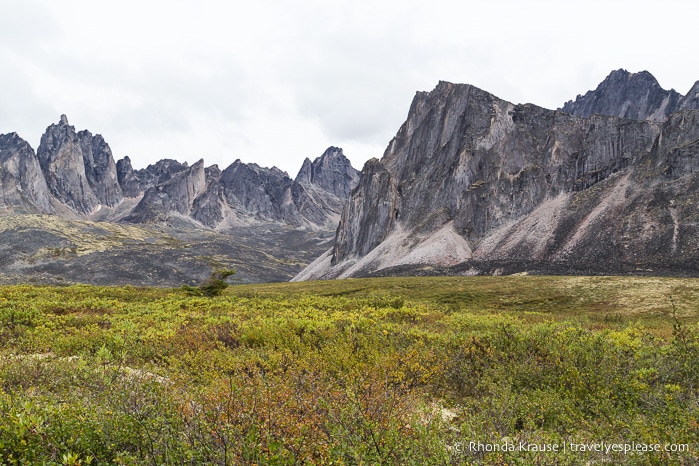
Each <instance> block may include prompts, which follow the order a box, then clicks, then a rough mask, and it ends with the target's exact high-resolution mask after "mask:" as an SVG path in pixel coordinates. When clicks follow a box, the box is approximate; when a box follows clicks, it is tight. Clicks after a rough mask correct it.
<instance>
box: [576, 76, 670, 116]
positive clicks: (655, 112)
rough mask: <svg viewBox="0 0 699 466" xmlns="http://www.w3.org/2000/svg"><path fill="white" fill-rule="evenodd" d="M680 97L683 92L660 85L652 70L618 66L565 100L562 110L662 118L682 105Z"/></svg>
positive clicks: (580, 114) (587, 113)
mask: <svg viewBox="0 0 699 466" xmlns="http://www.w3.org/2000/svg"><path fill="white" fill-rule="evenodd" d="M681 101H682V95H681V94H679V93H677V92H676V91H675V90H674V89H671V90H669V91H666V90H665V89H663V88H662V87H660V84H658V81H657V80H656V79H655V78H654V77H653V75H651V74H650V73H649V72H647V71H641V72H640V73H629V72H628V71H626V70H623V69H619V70H615V71H612V73H611V74H610V75H609V76H607V78H606V79H605V80H604V81H602V83H600V85H599V86H597V89H595V90H594V91H589V92H587V93H586V94H585V95H584V96H580V95H578V97H577V98H576V99H575V101H568V102H566V103H565V105H563V108H562V110H563V111H564V112H566V113H570V114H572V115H575V116H579V117H583V118H587V117H589V116H591V115H593V114H596V113H597V114H601V115H611V116H617V117H620V118H630V119H634V120H651V121H657V122H662V121H665V120H666V119H667V117H668V116H669V115H671V114H672V113H674V112H676V111H677V110H679V109H680V108H681Z"/></svg>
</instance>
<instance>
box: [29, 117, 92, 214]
mask: <svg viewBox="0 0 699 466" xmlns="http://www.w3.org/2000/svg"><path fill="white" fill-rule="evenodd" d="M36 155H37V158H38V160H39V164H40V165H41V169H42V171H43V173H44V177H45V178H46V183H47V184H48V187H49V189H50V191H51V194H52V195H53V196H54V197H55V198H56V199H57V200H58V201H59V202H61V203H63V204H65V205H67V206H69V207H70V208H71V209H72V210H74V211H75V212H77V213H78V214H83V215H86V214H91V213H92V212H94V211H95V210H96V208H97V206H98V205H99V203H100V201H99V199H98V197H97V196H96V195H95V193H94V192H93V190H92V188H91V187H90V183H89V181H88V179H87V175H86V173H85V159H84V158H83V153H82V146H81V144H80V139H79V138H78V135H77V134H76V133H75V128H74V127H72V126H70V125H69V124H68V119H67V118H66V116H65V115H61V120H60V122H59V123H58V124H54V125H51V126H49V127H48V128H47V129H46V132H45V133H44V135H43V136H42V137H41V142H40V144H39V148H38V149H37V154H36Z"/></svg>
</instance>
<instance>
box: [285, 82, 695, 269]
mask: <svg viewBox="0 0 699 466" xmlns="http://www.w3.org/2000/svg"><path fill="white" fill-rule="evenodd" d="M697 118H699V116H698V113H697V112H695V111H685V112H680V113H677V114H674V115H672V117H671V118H670V119H669V120H668V121H667V122H666V123H664V124H663V125H662V126H661V125H658V124H656V123H653V122H650V121H636V120H627V119H618V118H615V117H610V116H601V115H594V116H592V117H591V118H587V119H584V118H577V117H574V116H572V115H569V114H567V113H562V112H555V111H550V110H545V109H542V108H539V107H536V106H534V105H513V104H511V103H508V102H505V101H503V100H500V99H498V98H496V97H494V96H492V95H491V94H488V93H487V92H484V91H482V90H480V89H477V88H475V87H472V86H468V85H454V84H450V83H444V82H442V83H440V84H439V85H438V86H437V88H436V89H435V90H434V91H432V92H430V93H418V94H417V96H416V97H415V99H414V101H413V104H412V106H411V109H410V112H409V115H408V119H407V121H406V122H405V123H404V124H403V126H402V127H401V129H400V130H399V132H398V134H397V135H396V137H395V138H394V139H393V140H392V141H391V143H390V144H389V146H388V148H387V150H386V152H385V154H384V157H383V158H382V159H381V161H376V160H374V161H370V162H368V163H367V164H366V166H365V167H364V169H363V171H362V176H361V180H360V184H359V186H358V188H357V189H355V190H354V191H353V192H352V194H351V195H350V198H349V200H348V202H347V204H346V206H345V209H344V210H343V213H342V218H341V221H340V225H339V227H338V230H337V235H336V241H335V245H334V247H333V249H332V251H331V252H330V253H328V254H326V255H324V256H323V257H321V258H319V259H318V260H317V261H316V262H315V263H314V264H311V266H309V268H308V269H307V270H306V271H305V272H304V273H302V274H301V275H300V276H299V278H300V279H309V278H332V277H345V276H358V275H359V276H361V275H367V274H373V273H377V272H379V271H381V270H384V271H385V270H391V268H394V269H396V270H398V269H400V268H401V267H402V268H403V269H402V270H406V267H407V268H408V269H410V267H419V266H422V265H430V266H433V267H442V268H444V267H447V268H454V267H462V269H463V271H464V272H465V271H468V270H471V272H469V273H481V272H482V271H487V270H490V271H491V272H492V271H495V269H492V267H491V266H490V265H487V264H489V263H491V264H492V263H493V261H496V262H497V261H500V262H503V263H506V264H509V265H508V267H510V268H509V269H507V268H506V270H508V271H510V272H512V271H522V270H528V269H531V268H532V267H533V265H532V264H539V265H540V266H541V267H542V268H543V269H545V270H549V271H550V270H553V268H555V267H558V266H561V267H563V270H572V268H576V267H577V269H576V270H578V269H580V270H582V269H585V270H592V269H594V268H595V267H598V266H599V267H603V266H606V265H608V266H609V269H608V270H616V271H617V272H618V271H620V270H627V269H629V268H630V269H631V270H633V269H634V268H635V267H641V266H645V265H647V264H648V263H650V264H654V267H671V266H673V265H672V264H676V263H679V262H680V261H685V259H686V258H687V256H679V255H678V254H680V253H679V251H685V253H686V251H693V252H692V253H691V254H690V256H691V257H693V259H692V260H694V261H697V260H698V259H699V257H697V255H698V254H699V249H696V248H695V246H696V244H695V243H697V240H696V237H694V239H692V235H693V234H694V233H695V232H696V230H697V228H696V226H694V225H696V219H695V218H696V217H697V214H696V212H694V213H692V211H691V209H690V208H689V207H688V205H691V203H692V202H694V201H696V199H694V198H695V197H696V194H694V192H695V191H692V190H691V189H692V186H694V185H696V184H697V183H698V182H699V180H697V178H696V177H695V176H694V173H695V172H696V170H697V162H696V160H698V159H699V158H698V157H697V156H696V155H697V152H698V151H697V146H698V145H699V143H697V140H699V139H698V137H699V134H697V131H698V130H699V121H697ZM672 180H676V181H674V182H673V181H672ZM673 198H676V199H683V200H682V201H681V202H680V203H679V204H674V206H673V205H672V204H671V203H670V201H669V200H670V199H673ZM693 199H694V201H692V200H693ZM670 225H674V226H673V227H672V228H670ZM673 244H674V246H671V245H673ZM693 248H695V249H693ZM690 262H691V261H690ZM697 263H699V262H697ZM541 264H543V265H541ZM561 264H563V265H561ZM605 264H606V265H605ZM644 264H645V265H644ZM554 266H555V267H554ZM489 267H490V268H489ZM591 268H592V269H591ZM496 269H497V270H500V268H496ZM410 270H413V271H414V269H410ZM479 271H481V272H479Z"/></svg>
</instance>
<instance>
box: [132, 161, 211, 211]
mask: <svg viewBox="0 0 699 466" xmlns="http://www.w3.org/2000/svg"><path fill="white" fill-rule="evenodd" d="M205 188H206V175H205V171H204V161H203V160H199V161H198V162H197V163H195V164H193V165H192V166H191V167H189V168H187V169H185V170H182V171H179V172H177V173H175V174H174V175H172V176H171V177H170V178H168V179H167V180H166V181H164V182H162V183H159V184H157V185H155V186H153V187H151V188H148V190H147V191H146V192H145V193H144V195H143V198H142V199H141V201H140V202H139V203H138V205H137V206H136V207H135V208H134V209H133V211H132V212H131V213H130V214H129V215H128V216H127V217H125V218H124V221H126V222H130V223H158V222H163V221H166V220H167V218H168V217H169V216H171V215H172V214H173V213H174V214H180V215H181V216H183V217H186V216H189V214H190V212H191V210H192V206H193V205H194V201H195V199H196V198H197V196H199V195H200V194H201V193H202V192H203V191H204V189H205Z"/></svg>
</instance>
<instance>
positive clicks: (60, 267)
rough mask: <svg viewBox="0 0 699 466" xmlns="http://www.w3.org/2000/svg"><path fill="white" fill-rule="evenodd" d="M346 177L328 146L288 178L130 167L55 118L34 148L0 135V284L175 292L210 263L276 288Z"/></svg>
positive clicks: (230, 170) (339, 155) (245, 170)
mask: <svg viewBox="0 0 699 466" xmlns="http://www.w3.org/2000/svg"><path fill="white" fill-rule="evenodd" d="M358 179H359V172H358V171H357V170H355V169H354V168H352V165H351V164H350V162H349V160H348V159H347V158H346V157H345V156H344V154H343V151H342V149H340V148H337V147H330V148H328V149H327V150H326V151H325V152H324V153H323V154H322V155H321V156H320V157H317V158H316V159H315V160H313V161H311V160H310V159H306V160H305V161H304V163H303V166H302V168H301V170H300V171H299V173H298V175H297V176H296V178H295V179H292V178H290V177H289V176H288V174H287V173H286V172H283V171H281V170H279V169H277V168H274V167H273V168H262V167H260V166H258V165H256V164H245V163H242V162H241V161H240V160H236V161H235V162H233V163H232V164H231V165H230V166H228V167H226V168H225V169H223V170H221V169H219V168H218V167H217V166H216V165H212V166H208V167H207V166H205V165H204V161H203V160H200V161H198V162H196V163H194V164H192V165H191V166H188V164H187V163H179V162H177V161H176V160H170V159H163V160H160V161H159V162H157V163H155V164H153V165H149V166H148V167H146V168H144V169H140V170H134V169H133V167H132V165H131V160H130V159H129V158H128V157H124V158H122V159H121V160H118V161H115V160H114V157H113V155H112V152H111V149H110V148H109V145H108V144H107V143H106V142H105V140H104V139H103V138H102V136H100V135H92V134H91V133H90V132H89V131H86V130H85V131H79V132H77V131H76V130H75V128H74V127H73V126H71V125H70V124H69V123H68V119H67V117H66V116H65V115H62V116H61V117H60V120H59V121H58V123H56V124H52V125H50V126H49V127H48V128H47V129H46V131H45V133H44V134H43V136H42V137H41V141H40V143H39V147H38V149H37V150H36V152H35V151H34V150H33V149H32V147H31V146H30V145H29V144H28V143H27V142H26V141H25V140H23V139H22V138H21V137H20V136H19V135H17V134H16V133H11V134H4V135H0V189H1V192H2V196H1V197H0V243H1V244H2V246H0V266H2V269H1V270H2V271H1V272H0V281H2V282H15V281H22V280H27V279H31V280H36V281H40V282H47V281H48V282H55V281H58V282H69V283H70V282H91V283H101V284H110V283H131V284H143V285H163V284H165V285H176V284H182V283H192V282H194V283H195V282H197V281H200V280H201V279H203V278H204V277H205V276H206V275H207V274H208V273H210V270H211V268H213V267H227V268H235V269H236V270H238V271H239V273H238V277H237V278H239V279H240V280H241V281H244V282H256V281H270V280H271V281H278V280H287V279H289V278H290V277H291V276H293V275H294V273H296V272H298V271H300V270H301V268H302V267H303V266H304V265H305V264H307V263H308V262H309V261H310V260H311V259H313V258H314V257H316V256H317V255H318V254H320V253H321V252H322V251H323V249H325V247H326V246H327V242H328V241H329V240H330V239H331V237H332V233H333V232H334V230H335V228H336V226H337V222H338V220H339V215H340V212H341V210H342V206H343V205H344V202H345V201H346V198H347V195H348V193H349V191H351V190H352V188H354V186H356V184H357V182H358Z"/></svg>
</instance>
